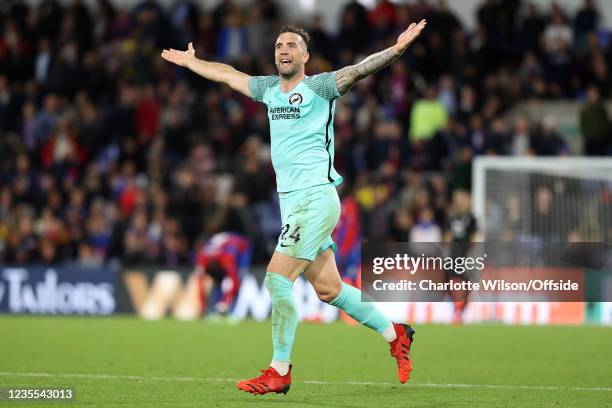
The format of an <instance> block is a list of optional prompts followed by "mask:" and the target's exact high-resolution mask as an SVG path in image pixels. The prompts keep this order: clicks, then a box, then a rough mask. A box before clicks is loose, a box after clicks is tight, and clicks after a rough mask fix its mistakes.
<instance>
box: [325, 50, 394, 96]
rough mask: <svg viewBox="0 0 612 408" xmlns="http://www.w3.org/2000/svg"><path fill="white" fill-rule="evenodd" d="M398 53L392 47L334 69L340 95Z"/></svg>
mask: <svg viewBox="0 0 612 408" xmlns="http://www.w3.org/2000/svg"><path fill="white" fill-rule="evenodd" d="M399 57H400V54H398V53H397V52H395V50H394V49H393V47H391V48H387V49H386V50H383V51H380V52H377V53H376V54H372V55H370V56H369V57H368V58H366V59H364V60H363V61H361V62H360V63H359V64H355V65H350V66H348V67H344V68H342V69H340V70H338V71H336V85H337V86H338V91H339V92H340V95H344V94H345V93H346V92H347V91H348V90H349V89H351V87H352V86H353V85H354V84H355V82H357V81H359V80H361V79H363V78H365V77H367V76H368V75H370V74H373V73H374V72H376V71H378V70H380V69H382V68H384V67H386V66H387V65H389V64H391V63H392V62H393V61H395V60H396V59H398V58H399Z"/></svg>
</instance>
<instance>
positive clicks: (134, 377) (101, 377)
mask: <svg viewBox="0 0 612 408" xmlns="http://www.w3.org/2000/svg"><path fill="white" fill-rule="evenodd" d="M0 376H2V377H42V378H87V379H94V380H132V381H185V382H190V381H192V382H193V381H203V382H236V381H238V380H237V379H235V378H210V377H144V376H140V375H114V374H61V373H60V374H56V373H15V372H8V371H0ZM294 383H298V384H314V385H368V386H375V387H393V386H399V384H397V383H390V382H368V381H318V380H305V381H295V382H294ZM407 385H408V386H410V387H426V388H488V389H502V390H504V389H512V390H516V389H521V390H549V391H563V390H566V391H591V392H612V387H563V386H557V385H499V384H436V383H418V382H409V383H408V384H407Z"/></svg>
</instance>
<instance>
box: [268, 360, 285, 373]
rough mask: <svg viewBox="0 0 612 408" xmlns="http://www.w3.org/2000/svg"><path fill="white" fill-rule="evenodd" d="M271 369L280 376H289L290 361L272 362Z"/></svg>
mask: <svg viewBox="0 0 612 408" xmlns="http://www.w3.org/2000/svg"><path fill="white" fill-rule="evenodd" d="M270 367H272V368H273V369H275V370H276V372H277V373H279V374H280V375H287V373H288V372H289V362H288V361H276V360H272V362H271V363H270Z"/></svg>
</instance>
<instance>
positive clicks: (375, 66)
mask: <svg viewBox="0 0 612 408" xmlns="http://www.w3.org/2000/svg"><path fill="white" fill-rule="evenodd" d="M426 25H427V21H425V20H421V21H420V22H419V23H418V24H417V23H412V24H410V26H409V27H408V29H407V30H406V31H404V32H403V33H401V34H400V36H399V37H397V43H396V44H395V45H394V46H392V47H389V48H387V49H386V50H383V51H380V52H377V53H376V54H372V55H370V56H369V57H367V58H366V59H364V60H363V61H361V62H360V63H359V64H355V65H350V66H348V67H344V68H342V69H340V70H338V71H336V85H337V86H338V91H339V92H340V95H344V94H345V93H346V92H347V91H348V90H349V89H351V87H352V86H353V85H354V84H355V82H357V81H359V80H361V79H363V78H365V77H367V76H368V75H370V74H373V73H374V72H376V71H378V70H381V69H383V68H384V67H386V66H387V65H389V64H391V63H392V62H393V61H395V60H396V59H398V58H399V57H400V56H401V55H402V54H403V53H404V52H405V51H406V49H407V48H408V46H409V45H410V44H412V42H413V41H414V40H415V39H416V38H417V37H418V36H419V34H421V31H423V29H424V28H425V26H426Z"/></svg>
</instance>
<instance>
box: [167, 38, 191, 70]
mask: <svg viewBox="0 0 612 408" xmlns="http://www.w3.org/2000/svg"><path fill="white" fill-rule="evenodd" d="M161 57H162V58H163V59H165V60H166V61H169V62H172V63H173V64H176V65H179V66H181V67H186V66H187V65H188V64H189V63H190V62H191V61H194V60H195V58H196V57H195V49H194V48H193V43H189V45H188V46H187V50H186V51H179V50H175V49H173V48H170V49H168V50H163V51H162V53H161Z"/></svg>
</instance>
